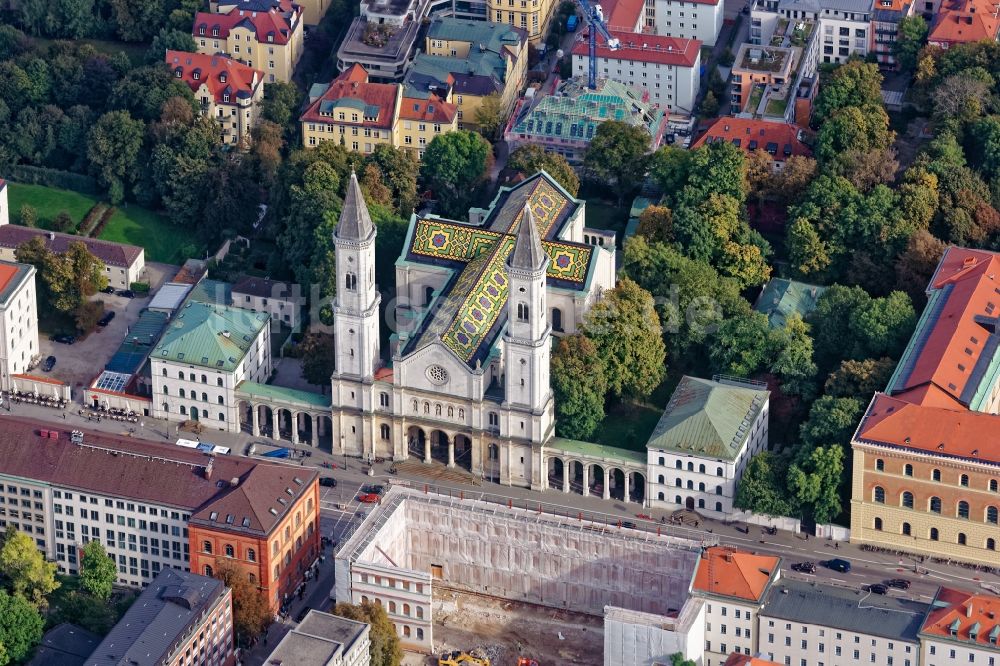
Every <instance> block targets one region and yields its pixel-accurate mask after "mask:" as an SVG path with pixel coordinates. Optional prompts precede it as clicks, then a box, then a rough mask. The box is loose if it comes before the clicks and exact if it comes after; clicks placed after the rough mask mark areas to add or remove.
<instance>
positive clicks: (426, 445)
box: [424, 436, 431, 465]
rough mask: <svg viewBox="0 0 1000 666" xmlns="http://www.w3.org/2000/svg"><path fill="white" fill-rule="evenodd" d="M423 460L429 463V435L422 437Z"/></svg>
mask: <svg viewBox="0 0 1000 666" xmlns="http://www.w3.org/2000/svg"><path fill="white" fill-rule="evenodd" d="M424 462H425V463H426V464H428V465H430V464H431V438H430V437H429V436H426V437H424Z"/></svg>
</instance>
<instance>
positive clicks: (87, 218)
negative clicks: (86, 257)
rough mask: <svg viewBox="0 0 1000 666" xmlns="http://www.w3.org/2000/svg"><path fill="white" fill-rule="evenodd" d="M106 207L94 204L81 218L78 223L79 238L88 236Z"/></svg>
mask: <svg viewBox="0 0 1000 666" xmlns="http://www.w3.org/2000/svg"><path fill="white" fill-rule="evenodd" d="M107 208H108V207H107V206H106V205H105V204H102V203H97V204H94V206H93V207H92V208H91V209H90V210H88V211H87V214H86V215H84V216H83V220H81V221H80V227H79V232H80V235H81V236H89V235H90V232H91V230H92V229H93V228H94V226H95V225H96V224H97V221H98V220H99V219H100V217H101V215H103V214H104V211H105V210H107Z"/></svg>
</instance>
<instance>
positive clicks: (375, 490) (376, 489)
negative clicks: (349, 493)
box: [361, 483, 385, 495]
mask: <svg viewBox="0 0 1000 666" xmlns="http://www.w3.org/2000/svg"><path fill="white" fill-rule="evenodd" d="M361 492H363V493H371V494H372V495H381V494H382V493H384V492H385V486H381V485H378V484H375V483H366V484H365V485H363V486H361Z"/></svg>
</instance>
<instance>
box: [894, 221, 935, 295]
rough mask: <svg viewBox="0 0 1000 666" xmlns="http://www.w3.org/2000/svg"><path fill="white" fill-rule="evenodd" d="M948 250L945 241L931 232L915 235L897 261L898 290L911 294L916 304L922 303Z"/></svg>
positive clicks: (920, 232) (922, 231) (919, 232)
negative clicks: (933, 276) (935, 270)
mask: <svg viewBox="0 0 1000 666" xmlns="http://www.w3.org/2000/svg"><path fill="white" fill-rule="evenodd" d="M946 248H947V245H945V243H944V241H941V240H939V239H938V238H935V237H934V235H933V234H931V232H929V231H926V230H921V231H918V232H917V233H915V234H913V236H911V237H910V241H909V243H907V245H906V250H904V251H903V253H902V254H900V255H899V258H898V259H896V288H897V289H899V290H901V291H905V292H906V293H907V294H909V295H910V299H911V300H912V301H913V302H914V303H922V302H923V299H924V298H925V297H926V296H925V292H924V290H925V289H926V288H927V284H928V283H929V282H930V279H931V276H932V275H934V269H935V268H937V265H938V262H939V261H941V256H942V255H943V254H944V251H945V249H946Z"/></svg>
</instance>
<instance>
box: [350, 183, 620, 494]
mask: <svg viewBox="0 0 1000 666" xmlns="http://www.w3.org/2000/svg"><path fill="white" fill-rule="evenodd" d="M469 218H470V219H469V221H468V222H460V221H455V220H448V219H444V218H440V217H437V216H434V215H426V216H418V215H414V216H413V217H412V218H411V220H410V224H409V228H408V231H407V235H406V240H405V243H404V247H403V251H402V253H401V255H400V257H399V258H398V259H397V260H396V263H395V274H396V285H395V302H394V304H393V305H392V307H386V308H385V319H386V320H390V321H393V322H394V323H395V325H394V326H393V327H392V329H393V330H391V335H388V336H386V335H383V332H384V331H383V328H384V327H385V326H388V323H387V322H386V321H384V320H383V318H382V316H381V315H380V310H381V309H382V308H381V299H382V295H381V294H380V293H379V290H378V288H377V285H376V283H375V275H376V270H375V268H376V267H375V237H376V234H377V229H376V228H375V225H374V224H373V223H372V221H371V217H370V216H369V213H368V209H367V207H366V205H365V202H364V198H363V196H362V193H361V188H360V187H359V185H358V182H357V179H356V178H355V177H354V176H353V175H352V177H351V181H350V184H349V186H348V191H347V195H346V197H345V201H344V207H343V211H342V213H341V217H340V221H339V223H338V226H337V230H336V233H335V235H334V242H335V248H336V254H337V269H336V270H337V276H336V278H337V295H336V299H335V303H334V328H335V333H334V334H335V339H336V370H335V372H334V374H333V377H332V378H331V386H332V393H331V395H332V397H331V402H332V404H331V407H332V429H333V432H332V436H333V439H332V449H333V452H334V453H340V454H344V455H350V456H360V457H362V458H364V459H366V460H367V459H371V458H374V457H386V458H392V459H393V460H404V459H407V458H416V459H419V460H423V461H425V462H431V461H433V460H438V461H440V462H442V463H445V464H447V465H449V466H453V467H463V468H465V469H467V470H468V471H470V472H471V473H472V474H474V475H477V476H481V477H483V478H488V479H492V480H495V481H498V482H500V483H503V484H507V485H516V486H524V487H530V488H533V489H543V488H545V487H547V484H548V478H549V475H550V472H551V471H552V470H551V468H550V464H552V460H550V457H549V456H547V455H546V451H545V449H546V446H547V445H549V444H551V443H552V442H553V440H554V438H555V414H554V405H553V396H552V390H551V387H550V382H549V361H550V352H551V349H552V345H553V339H554V337H557V336H561V335H567V334H572V333H574V332H576V331H577V329H578V327H579V326H580V324H581V322H582V321H583V317H584V315H585V313H586V312H587V311H588V309H589V308H590V307H591V306H592V305H593V304H594V303H595V302H596V301H597V300H598V299H599V298H600V297H601V294H602V293H603V292H604V291H605V290H607V289H612V288H614V285H615V253H614V245H613V242H612V243H609V245H610V247H603V246H602V245H601V243H602V241H604V240H605V239H606V238H607V235H606V234H602V233H601V232H599V231H590V230H587V229H585V227H584V221H585V202H584V201H581V200H578V199H576V198H574V197H572V196H570V195H569V194H568V193H567V192H566V191H565V190H564V189H562V187H560V186H559V185H558V184H557V183H556V182H555V181H554V180H553V179H552V178H551V177H550V176H548V174H546V173H544V172H541V173H539V174H536V175H535V176H533V177H531V178H529V179H526V180H524V181H522V182H521V183H519V184H517V185H515V186H513V187H509V188H506V187H505V188H502V189H501V191H500V192H499V194H498V195H497V196H496V198H495V199H494V200H493V202H492V203H491V205H490V206H489V207H488V208H486V209H472V210H471V211H470V216H469ZM385 332H386V333H390V331H385ZM385 339H388V346H389V348H388V349H385V350H383V349H382V341H383V340H385ZM390 359H391V360H390ZM558 464H559V465H560V466H561V465H563V464H564V463H562V462H561V461H560V462H559V463H558ZM560 471H561V472H562V473H561V478H563V479H567V480H568V475H567V473H566V472H567V471H569V470H568V469H561V470H560ZM588 472H589V467H588V468H587V470H585V471H584V472H583V474H584V478H586V475H587V474H588ZM604 473H605V474H607V471H606V470H605V471H604ZM605 485H606V486H608V485H611V483H610V479H609V483H607V484H605ZM584 487H587V485H586V484H585V485H584Z"/></svg>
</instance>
